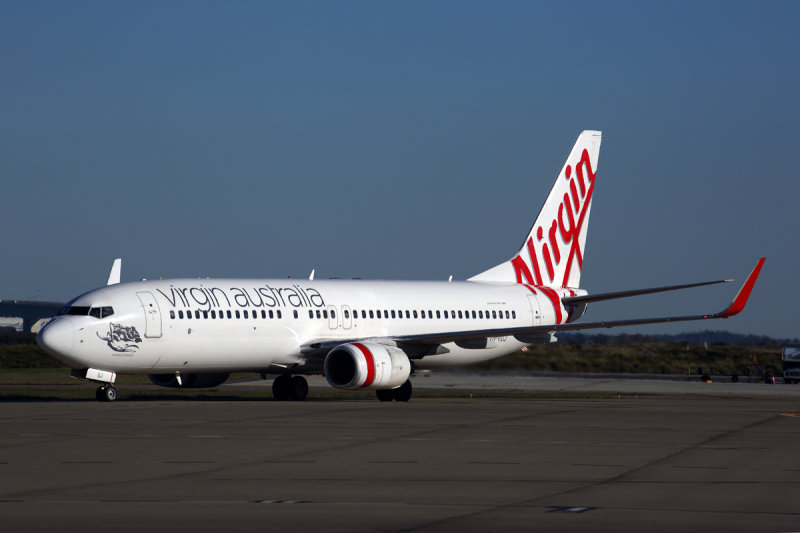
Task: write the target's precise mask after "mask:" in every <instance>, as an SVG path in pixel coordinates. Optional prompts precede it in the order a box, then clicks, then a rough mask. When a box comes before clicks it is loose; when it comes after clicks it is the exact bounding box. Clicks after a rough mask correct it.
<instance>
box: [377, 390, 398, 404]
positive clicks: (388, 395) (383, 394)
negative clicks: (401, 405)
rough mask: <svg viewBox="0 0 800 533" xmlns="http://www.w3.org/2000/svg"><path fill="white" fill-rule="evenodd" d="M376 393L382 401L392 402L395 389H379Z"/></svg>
mask: <svg viewBox="0 0 800 533" xmlns="http://www.w3.org/2000/svg"><path fill="white" fill-rule="evenodd" d="M375 394H376V395H377V396H378V399H379V400H380V401H382V402H391V401H392V400H394V390H392V389H379V390H376V391H375Z"/></svg>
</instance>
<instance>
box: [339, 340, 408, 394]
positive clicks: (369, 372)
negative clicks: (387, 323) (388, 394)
mask: <svg viewBox="0 0 800 533" xmlns="http://www.w3.org/2000/svg"><path fill="white" fill-rule="evenodd" d="M410 375H411V361H409V360H408V357H407V356H406V354H405V352H403V350H401V349H399V348H395V347H393V346H386V345H383V344H377V343H366V342H364V343H361V342H351V343H347V344H342V345H340V346H337V347H336V348H334V349H333V350H331V351H330V352H328V356H327V357H325V379H327V380H328V383H330V384H331V385H332V386H333V387H336V388H338V389H379V390H380V389H396V388H397V387H399V386H401V385H402V384H403V383H405V382H406V381H407V380H408V376H410Z"/></svg>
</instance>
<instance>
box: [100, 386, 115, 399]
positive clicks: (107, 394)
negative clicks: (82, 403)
mask: <svg viewBox="0 0 800 533" xmlns="http://www.w3.org/2000/svg"><path fill="white" fill-rule="evenodd" d="M104 388H105V391H104V392H103V397H104V399H105V401H107V402H113V401H114V400H116V399H117V389H115V388H114V386H113V385H108V386H107V387H104Z"/></svg>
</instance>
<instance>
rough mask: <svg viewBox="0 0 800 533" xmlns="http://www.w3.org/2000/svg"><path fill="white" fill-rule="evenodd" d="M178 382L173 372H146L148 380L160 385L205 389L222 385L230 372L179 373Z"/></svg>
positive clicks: (175, 387)
mask: <svg viewBox="0 0 800 533" xmlns="http://www.w3.org/2000/svg"><path fill="white" fill-rule="evenodd" d="M180 376H181V379H180V383H179V382H178V376H176V375H175V374H148V375H147V377H148V378H150V381H152V382H153V383H155V384H156V385H159V386H161V387H170V388H174V389H207V388H211V387H216V386H217V385H222V384H223V383H225V381H226V380H227V379H228V377H229V376H230V374H181V375H180Z"/></svg>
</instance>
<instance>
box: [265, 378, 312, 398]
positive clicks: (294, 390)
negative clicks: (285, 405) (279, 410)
mask: <svg viewBox="0 0 800 533" xmlns="http://www.w3.org/2000/svg"><path fill="white" fill-rule="evenodd" d="M272 396H273V397H274V398H275V399H276V400H279V401H285V400H292V401H296V402H302V401H303V400H305V399H306V398H307V397H308V381H306V378H304V377H303V376H290V375H288V374H281V375H280V376H277V377H276V378H275V379H274V380H273V381H272Z"/></svg>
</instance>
